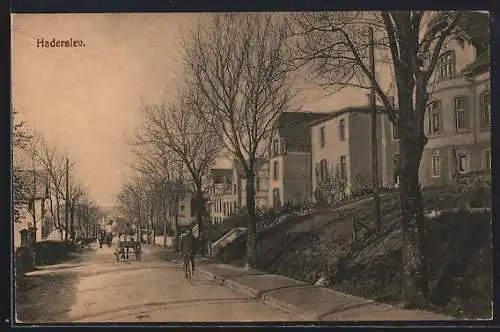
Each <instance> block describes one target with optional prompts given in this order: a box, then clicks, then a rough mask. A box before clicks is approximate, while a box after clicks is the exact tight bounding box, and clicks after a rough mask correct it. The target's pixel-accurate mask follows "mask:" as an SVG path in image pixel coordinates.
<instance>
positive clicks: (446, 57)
mask: <svg viewBox="0 0 500 332" xmlns="http://www.w3.org/2000/svg"><path fill="white" fill-rule="evenodd" d="M454 75H455V53H453V52H447V53H444V54H443V55H441V56H440V57H439V62H438V79H440V80H447V79H450V78H453V76H454Z"/></svg>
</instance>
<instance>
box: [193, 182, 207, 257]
mask: <svg viewBox="0 0 500 332" xmlns="http://www.w3.org/2000/svg"><path fill="white" fill-rule="evenodd" d="M195 199H196V221H197V224H198V232H199V234H200V235H199V239H200V245H201V252H200V253H201V254H202V255H205V253H206V248H205V238H206V234H205V225H204V223H203V216H204V214H205V198H204V197H203V191H202V189H201V185H200V186H197V190H196V198H195Z"/></svg>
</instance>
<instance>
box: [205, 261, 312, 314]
mask: <svg viewBox="0 0 500 332" xmlns="http://www.w3.org/2000/svg"><path fill="white" fill-rule="evenodd" d="M197 271H198V272H201V273H202V274H204V275H205V276H206V277H207V278H208V279H209V280H210V281H211V282H217V283H220V284H221V285H223V286H226V287H228V288H232V289H234V290H237V291H239V292H242V293H244V294H246V295H249V296H250V297H253V298H254V299H256V300H262V301H263V302H264V303H265V304H267V305H268V306H270V307H273V308H275V309H278V310H281V311H284V312H286V313H288V314H291V315H295V316H297V317H299V318H301V319H302V320H307V321H308V320H319V316H318V315H314V314H308V313H304V311H303V310H302V309H300V308H298V307H296V306H294V305H291V304H288V303H286V302H283V301H279V300H276V299H275V298H274V297H273V296H272V294H265V293H264V292H261V291H258V290H256V289H254V288H251V287H248V286H245V285H242V284H240V283H238V282H237V281H234V280H231V279H225V278H223V277H222V276H220V275H217V274H215V273H213V272H209V271H206V270H205V269H203V268H202V267H199V268H197Z"/></svg>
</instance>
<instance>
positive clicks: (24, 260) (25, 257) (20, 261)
mask: <svg viewBox="0 0 500 332" xmlns="http://www.w3.org/2000/svg"><path fill="white" fill-rule="evenodd" d="M14 263H15V269H16V270H15V271H16V273H24V272H28V271H31V270H32V269H33V250H32V249H31V248H29V247H20V248H16V251H15V255H14Z"/></svg>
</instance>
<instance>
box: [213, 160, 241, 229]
mask: <svg viewBox="0 0 500 332" xmlns="http://www.w3.org/2000/svg"><path fill="white" fill-rule="evenodd" d="M207 181H208V182H209V186H208V187H209V194H210V205H209V212H210V219H211V221H212V223H217V224H220V223H222V222H223V221H224V219H225V218H227V217H228V216H230V215H232V214H234V213H235V212H236V210H237V192H236V183H235V180H234V171H233V169H221V168H219V169H212V170H210V172H209V175H208V177H207Z"/></svg>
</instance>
